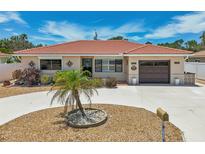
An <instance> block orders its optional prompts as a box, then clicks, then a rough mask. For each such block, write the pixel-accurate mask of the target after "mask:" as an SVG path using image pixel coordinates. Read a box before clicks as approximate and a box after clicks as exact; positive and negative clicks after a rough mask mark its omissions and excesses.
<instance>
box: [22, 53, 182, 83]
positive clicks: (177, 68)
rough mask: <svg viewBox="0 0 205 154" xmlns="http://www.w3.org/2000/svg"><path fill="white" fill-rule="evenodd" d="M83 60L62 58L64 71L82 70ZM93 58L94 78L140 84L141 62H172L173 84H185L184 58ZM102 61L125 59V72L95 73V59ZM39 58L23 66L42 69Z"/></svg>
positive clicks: (24, 59) (24, 60) (46, 72)
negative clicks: (33, 65) (32, 64)
mask: <svg viewBox="0 0 205 154" xmlns="http://www.w3.org/2000/svg"><path fill="white" fill-rule="evenodd" d="M81 58H82V57H80V56H78V57H68V56H65V57H62V70H73V69H80V68H81ZM92 58H93V77H100V78H107V77H115V78H117V80H119V81H127V82H128V83H131V79H132V78H133V77H136V78H137V82H138V83H139V68H138V67H139V66H138V65H139V63H138V62H139V60H170V80H171V84H174V79H175V78H179V79H180V80H181V84H183V81H184V57H168V56H163V57H162V56H161V57H154V56H152V57H151V56H132V57H102V56H100V57H97V56H96V57H92ZM98 58H99V59H102V58H109V59H110V58H113V59H118V58H122V59H123V72H120V73H117V72H113V73H109V72H95V65H94V62H95V59H98ZM39 60H40V59H39V58H38V57H30V56H29V57H22V64H23V65H24V66H26V67H28V63H29V62H30V61H33V62H34V63H35V64H36V66H37V68H40V66H39ZM69 60H70V61H71V62H72V63H73V65H72V66H71V67H69V66H68V65H67V62H68V61H69ZM132 62H135V63H136V67H137V69H136V70H135V71H133V70H131V63H132ZM174 62H180V64H175V63H174ZM55 72H56V71H42V73H45V74H53V73H55Z"/></svg>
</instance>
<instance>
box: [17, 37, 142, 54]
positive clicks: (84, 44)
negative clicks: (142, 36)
mask: <svg viewBox="0 0 205 154" xmlns="http://www.w3.org/2000/svg"><path fill="white" fill-rule="evenodd" d="M139 46H142V44H138V43H132V42H128V41H124V40H109V41H101V40H97V41H95V40H82V41H74V42H67V43H62V44H57V45H51V46H46V47H40V48H33V49H27V50H22V51H17V52H15V53H17V54H27V53H28V54H120V53H123V52H126V51H127V50H130V49H133V48H137V47H139Z"/></svg>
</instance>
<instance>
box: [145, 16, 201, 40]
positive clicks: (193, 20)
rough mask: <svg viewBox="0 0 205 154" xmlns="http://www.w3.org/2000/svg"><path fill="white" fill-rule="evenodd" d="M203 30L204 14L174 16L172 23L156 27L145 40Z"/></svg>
mask: <svg viewBox="0 0 205 154" xmlns="http://www.w3.org/2000/svg"><path fill="white" fill-rule="evenodd" d="M204 30H205V12H194V13H189V14H185V15H182V16H175V17H173V18H172V21H171V22H170V23H169V24H167V25H164V26H161V27H158V28H157V29H156V30H154V31H153V32H152V33H151V34H146V35H145V38H153V39H159V38H168V37H174V36H176V35H177V34H185V33H199V32H202V31H204Z"/></svg>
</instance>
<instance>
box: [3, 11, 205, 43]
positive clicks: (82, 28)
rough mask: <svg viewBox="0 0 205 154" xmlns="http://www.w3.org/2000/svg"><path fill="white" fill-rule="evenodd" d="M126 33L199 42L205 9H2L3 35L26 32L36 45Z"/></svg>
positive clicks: (160, 40) (204, 28) (142, 37)
mask: <svg viewBox="0 0 205 154" xmlns="http://www.w3.org/2000/svg"><path fill="white" fill-rule="evenodd" d="M95 30H96V31H97V33H98V39H102V40H105V39H108V38H110V37H113V36H118V35H122V36H124V37H126V38H128V39H129V40H130V41H136V42H139V43H145V42H146V41H150V42H153V43H154V44H156V43H163V42H172V41H174V40H176V39H180V38H182V39H184V40H185V41H186V40H191V39H195V40H197V41H199V36H200V35H201V33H202V32H203V31H205V12H177V11H173V12H124V11H120V12H48V11H43V12H30V11H29V12H0V38H5V37H9V36H12V35H17V34H21V33H26V34H28V36H29V39H30V41H32V42H33V43H35V44H38V43H43V44H56V43H61V42H66V41H73V40H84V39H93V36H94V31H95Z"/></svg>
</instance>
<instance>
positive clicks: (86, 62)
mask: <svg viewBox="0 0 205 154" xmlns="http://www.w3.org/2000/svg"><path fill="white" fill-rule="evenodd" d="M92 62H93V59H92V58H82V68H83V71H89V72H90V73H91V74H90V76H92V71H93V67H92V65H93V63H92Z"/></svg>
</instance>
